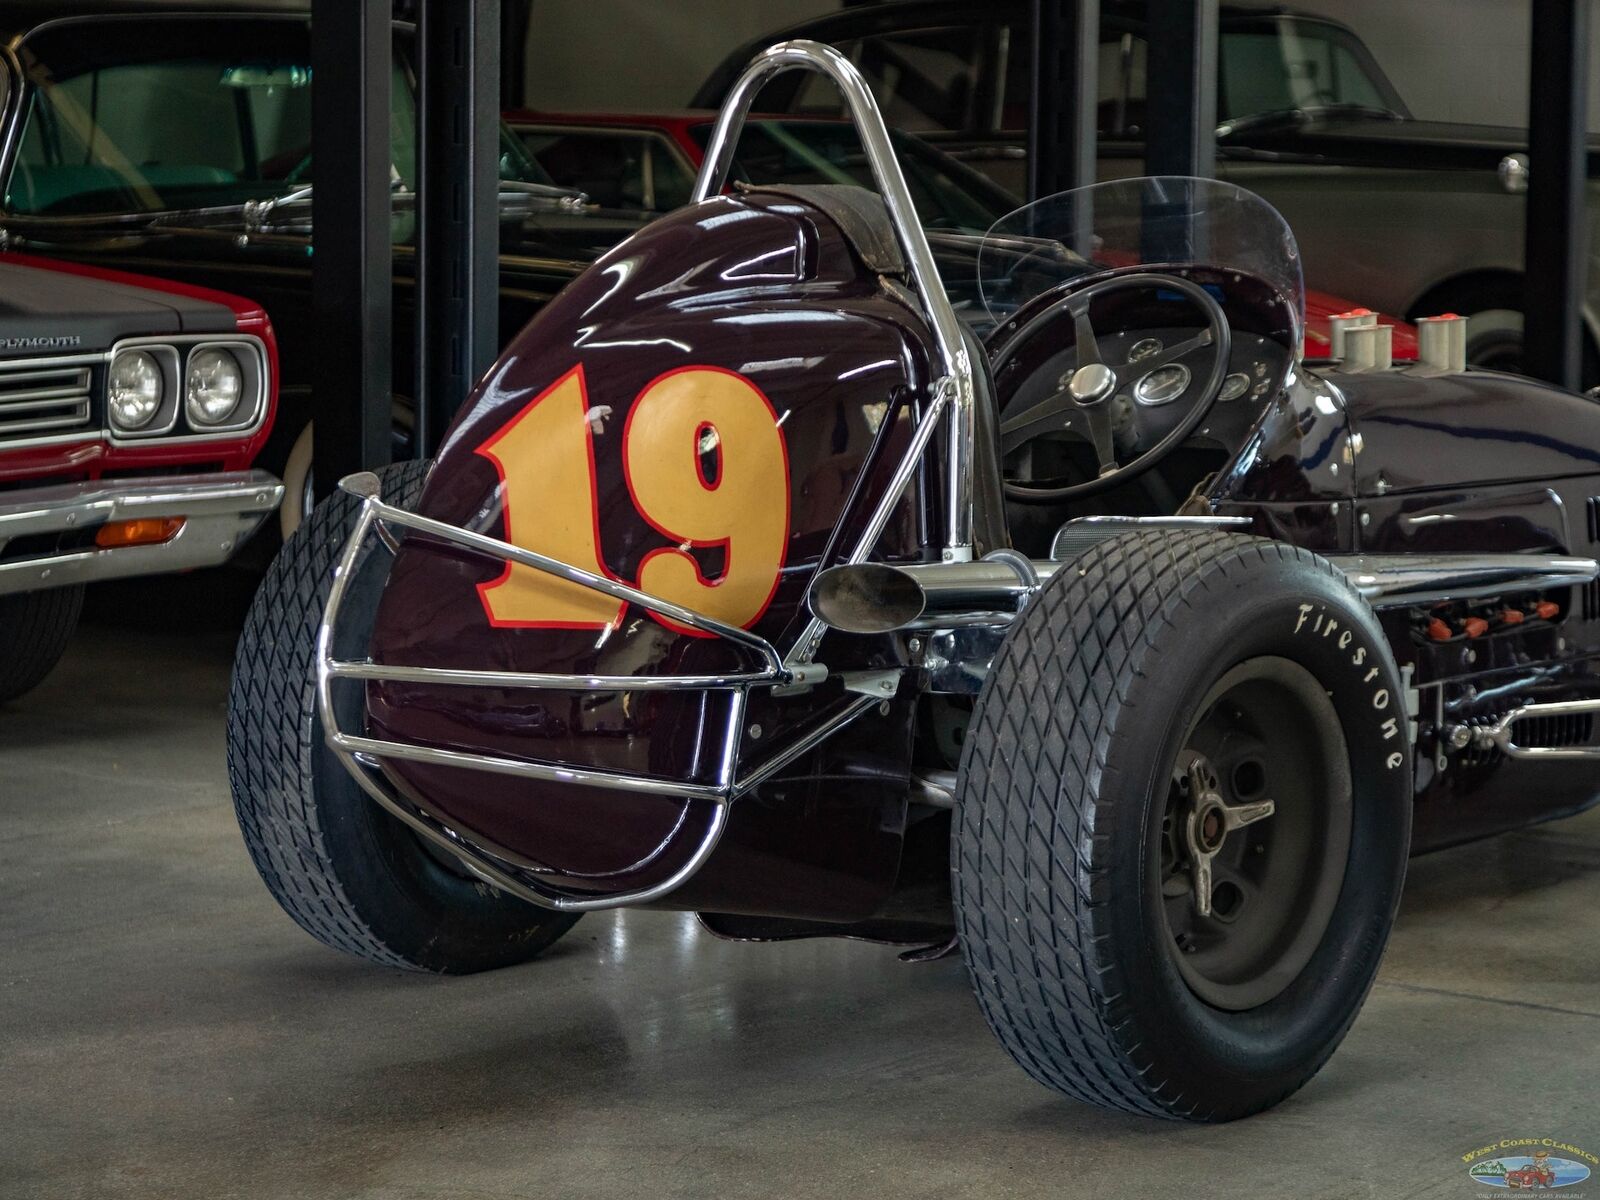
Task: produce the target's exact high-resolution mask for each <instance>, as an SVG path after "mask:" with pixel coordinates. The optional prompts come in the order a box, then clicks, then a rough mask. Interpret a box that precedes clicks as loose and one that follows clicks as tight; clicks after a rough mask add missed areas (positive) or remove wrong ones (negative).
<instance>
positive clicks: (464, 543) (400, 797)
mask: <svg viewBox="0 0 1600 1200" xmlns="http://www.w3.org/2000/svg"><path fill="white" fill-rule="evenodd" d="M339 486H340V488H341V489H342V490H343V491H345V492H347V493H349V494H351V495H353V496H355V497H356V498H358V499H359V500H360V501H361V509H360V514H359V516H358V517H357V519H356V524H355V528H354V529H353V530H352V531H351V533H350V537H349V540H348V541H347V542H346V544H345V548H344V552H343V554H342V555H341V557H340V560H339V564H338V566H337V567H336V568H335V570H334V575H333V586H332V588H331V589H330V591H329V593H328V603H327V608H326V609H325V611H324V614H323V618H322V624H321V626H320V627H319V629H318V631H317V658H316V662H317V704H318V709H319V714H320V716H321V718H322V725H323V731H324V736H325V738H326V741H327V745H328V748H329V749H330V750H332V751H333V753H334V755H335V756H336V757H337V758H338V759H339V761H340V762H341V763H342V764H343V765H344V767H345V769H346V771H348V772H349V773H350V775H351V777H352V778H353V779H355V781H356V782H357V783H358V784H359V785H360V786H361V787H362V789H363V790H364V791H366V793H367V794H368V795H369V796H371V797H372V798H373V799H374V800H376V801H377V802H378V804H380V805H381V806H382V807H383V808H385V809H387V810H388V811H389V812H390V813H392V814H393V815H394V816H396V817H398V818H399V819H400V820H401V821H403V822H405V823H406V824H407V825H409V826H410V827H411V828H412V829H414V830H416V831H417V832H418V833H419V834H421V835H422V836H423V837H425V838H427V839H428V840H430V841H432V842H433V843H435V844H436V845H438V846H440V847H442V848H443V849H445V850H447V851H449V852H450V853H451V854H453V855H455V856H456V857H458V858H459V859H460V860H461V861H462V862H463V863H465V864H466V865H467V866H468V867H469V868H470V869H471V870H473V871H474V872H476V873H477V874H479V875H480V876H482V877H483V878H484V879H486V880H488V881H489V882H491V883H493V884H494V885H495V886H497V887H499V888H502V889H504V890H506V891H508V892H511V893H512V894H513V895H517V896H520V897H522V898H523V899H524V900H527V901H530V902H531V903H533V904H537V905H539V906H540V907H542V908H552V909H557V910H559V911H563V912H586V911H589V910H593V909H604V908H618V907H622V906H624V905H632V904H645V903H648V902H650V901H652V900H657V899H660V898H661V897H663V896H665V895H667V894H668V893H670V892H672V891H673V890H675V889H676V888H677V887H678V886H679V885H681V884H682V883H684V882H685V881H687V880H688V879H689V878H690V877H691V876H692V875H694V874H695V872H697V871H698V870H699V869H700V868H701V867H702V866H704V865H705V864H706V862H707V861H708V860H709V859H710V857H711V853H712V851H713V850H715V849H716V847H717V843H718V841H719V840H720V839H721V837H722V833H723V830H724V829H725V827H726V825H727V821H728V808H729V806H730V805H731V804H733V803H734V801H736V800H738V799H739V798H740V797H741V796H744V795H746V794H748V793H749V792H751V791H753V790H754V789H755V788H757V787H759V786H760V785H761V784H763V783H765V782H766V781H767V780H769V779H771V778H772V777H773V776H774V775H776V774H777V773H778V772H779V771H781V770H783V769H784V768H785V767H787V766H788V765H789V764H790V763H792V762H794V761H795V760H796V759H798V758H800V757H801V756H802V755H804V754H806V753H808V752H809V751H811V750H814V749H815V748H816V747H817V746H819V745H821V744H822V743H823V742H824V741H826V740H827V739H828V738H829V737H831V736H832V735H833V734H834V733H836V732H838V731H839V730H840V729H842V728H844V727H845V726H846V725H848V724H850V723H851V722H852V721H854V720H855V719H856V718H858V717H860V716H862V715H864V714H865V713H867V712H869V711H871V710H873V709H875V708H877V707H878V706H879V705H881V704H882V703H884V701H886V700H888V699H891V698H892V697H893V696H894V694H895V692H896V690H897V684H898V679H897V675H898V673H897V672H892V671H885V672H861V673H845V674H842V675H840V676H839V677H838V678H839V681H840V682H841V683H842V684H843V691H844V695H843V697H842V699H841V700H840V701H839V703H838V704H837V705H835V706H834V707H833V708H831V709H829V710H827V711H826V712H824V713H823V714H821V715H820V716H818V717H817V718H816V719H814V721H813V722H812V723H811V724H810V725H808V726H807V727H805V728H803V729H801V730H799V731H797V732H796V733H795V734H794V736H793V737H792V738H790V739H789V740H788V742H787V743H786V744H783V745H775V746H772V747H771V748H770V749H769V750H768V751H767V752H766V753H765V754H764V755H762V756H760V757H758V758H756V759H755V760H754V761H751V762H744V761H741V758H740V754H739V739H740V735H741V734H742V732H743V729H744V715H745V710H746V706H747V703H748V699H749V694H750V691H751V690H752V689H754V688H780V687H807V686H815V685H816V684H819V683H821V682H822V681H823V680H825V679H827V678H828V671H827V669H826V668H825V667H823V666H821V665H820V664H811V663H794V662H787V661H785V659H784V658H783V656H782V655H781V654H780V653H779V652H778V650H777V648H776V647H774V646H773V645H772V644H771V643H770V642H768V641H766V639H764V638H761V637H759V636H757V635H756V634H753V633H751V632H749V631H748V630H745V629H740V628H737V627H735V626H731V625H725V624H723V623H722V622H721V621H718V620H715V619H714V618H712V617H708V616H706V615H705V614H703V613H699V612H696V611H695V610H693V609H689V608H684V607H683V606H681V605H678V604H674V603H672V602H671V601H668V600H663V599H661V598H660V597H658V596H651V595H649V594H647V593H645V592H641V591H639V590H638V589H636V588H632V587H629V586H627V585H626V584H622V583H618V582H616V581H615V580H612V579H607V578H603V577H601V576H599V575H594V574H591V573H589V572H587V571H583V570H580V569H579V568H577V567H573V566H570V565H568V564H567V563H564V562H561V561H559V560H557V559H553V558H547V557H546V556H544V555H542V554H537V553H535V552H534V551H531V550H526V549H524V548H522V547H520V546H513V545H511V544H509V543H507V542H502V541H500V540H498V539H496V538H491V537H488V536H486V535H484V534H481V533H476V532H474V531H472V530H468V529H463V528H460V527H458V526H454V525H449V524H446V523H444V522H442V521H435V520H432V519H431V518H428V517H424V516H422V515H421V514H419V513H413V512H408V511H406V510H405V509H401V508H396V507H394V506H393V505H390V504H385V503H384V502H383V501H382V500H381V499H380V498H379V495H380V488H379V481H378V477H377V476H376V475H371V474H361V475H352V476H349V477H348V478H346V479H344V480H341V481H340V484H339ZM410 533H421V534H425V535H427V536H429V537H432V538H434V539H437V540H438V541H441V542H445V543H448V544H451V545H454V546H459V547H461V548H462V549H465V550H470V551H473V552H475V553H477V554H480V555H482V556H483V557H484V558H485V559H486V560H488V561H491V562H501V563H507V564H518V565H521V566H524V567H532V568H533V569H535V570H538V571H543V572H545V573H547V574H550V575H554V576H556V577H558V578H560V579H565V580H567V581H568V582H570V583H575V584H578V585H580V586H582V587H586V588H589V589H591V590H593V591H596V592H600V593H602V594H604V595H607V596H611V597H613V598H615V599H620V600H625V601H627V602H628V603H631V604H637V605H639V606H640V607H641V608H643V609H645V610H647V611H650V612H654V613H659V614H661V615H662V616H665V617H667V618H669V619H671V620H673V621H677V622H679V623H680V624H684V625H688V626H691V627H693V628H695V629H698V630H699V631H701V632H702V633H705V634H709V635H711V636H714V637H718V638H722V639H724V640H725V641H728V642H730V643H732V644H733V645H735V646H738V647H739V648H740V649H742V650H743V651H745V652H746V654H747V655H749V656H750V657H752V658H754V659H755V660H756V663H757V664H758V665H753V666H752V667H751V668H750V669H748V670H744V671H730V672H726V673H723V674H719V675H624V676H617V675H589V676H585V675H555V674H537V673H532V672H513V671H481V670H466V669H461V670H457V669H447V668H440V667H411V666H394V665H389V664H380V663H374V662H372V661H371V660H370V659H360V660H354V661H352V660H347V659H340V658H339V657H338V656H337V655H336V654H335V653H334V641H335V636H336V630H337V628H338V623H339V616H340V612H341V610H342V609H343V607H344V603H345V599H346V593H347V591H348V589H349V587H350V585H351V581H352V579H353V578H354V577H355V575H356V573H357V568H358V563H359V562H360V561H361V558H362V556H363V553H364V552H365V550H366V548H367V546H368V545H369V539H371V541H373V542H376V543H378V544H379V545H381V546H383V547H386V548H387V549H388V550H389V552H390V553H391V554H392V553H395V552H397V551H398V549H399V546H400V543H401V539H402V538H404V537H405V536H406V535H408V534H410ZM394 682H401V683H421V684H434V685H442V686H449V687H486V688H532V689H544V690H555V691H576V692H626V691H647V690H648V691H685V692H690V691H721V692H729V693H731V694H732V695H733V697H734V703H733V708H732V712H731V714H730V715H729V717H728V721H727V724H726V726H725V727H724V729H723V730H722V736H721V738H720V744H721V751H720V759H719V762H718V766H717V771H716V780H715V782H714V783H697V782H691V781H689V780H686V779H670V778H662V777H659V776H649V775H637V774H627V773H622V772H618V771H608V770H601V769H592V768H581V767H575V766H571V765H568V764H565V763H559V762H551V761H542V760H539V759H532V758H506V757H501V756H496V755H489V754H474V753H468V752H464V751H460V750H446V749H441V748H436V747H432V746H424V745H418V744H415V743H409V742H395V741H386V740H381V739H377V738H372V737H368V736H366V735H365V733H363V732H356V731H351V730H347V729H344V728H341V727H340V724H339V719H338V714H337V712H336V706H335V703H334V695H333V692H334V687H335V685H337V684H340V683H347V684H356V685H365V684H367V683H394ZM386 761H404V762H416V763H424V764H428V765H431V766H445V767H457V768H463V769H466V770H472V771H486V772H488V773H490V774H499V775H512V776H517V777H520V778H524V779H534V780H539V781H542V782H546V783H553V784H559V785H563V786H570V787H574V788H578V789H589V788H609V789H614V790H616V791H622V792H628V793H631V794H633V795H646V796H658V797H661V798H663V799H676V800H699V801H706V802H709V803H710V804H711V805H713V806H714V807H713V817H712V820H711V822H710V825H709V827H708V828H707V830H706V832H705V834H704V835H703V836H702V838H701V840H700V842H699V843H698V845H697V846H696V847H695V848H694V850H693V852H692V853H691V854H690V856H689V858H688V860H687V861H686V862H685V863H684V864H683V865H682V866H681V867H680V868H679V869H678V870H677V871H675V872H674V873H673V874H672V876H671V877H670V878H668V879H665V880H663V881H662V882H661V883H659V884H657V885H655V886H653V887H650V888H646V889H643V890H639V891H632V892H618V893H615V894H610V895H601V896H580V895H573V894H568V893H564V892H561V891H559V890H557V889H555V888H551V887H548V886H545V885H542V884H540V883H538V882H535V881H534V880H532V879H531V878H530V876H529V875H528V873H527V872H526V871H524V870H522V869H521V868H524V867H526V866H527V865H528V864H525V863H519V862H518V861H517V860H516V857H515V856H514V855H512V854H510V853H509V852H507V851H504V850H502V849H500V848H498V847H495V846H492V845H489V844H486V843H484V842H481V841H477V840H474V839H473V838H471V837H469V836H467V835H465V834H463V833H462V832H460V831H458V830H456V829H454V828H452V827H451V826H450V825H449V824H448V823H446V821H444V820H443V819H441V818H440V817H439V816H438V815H437V814H435V813H433V812H431V811H429V809H428V808H426V807H425V806H424V805H423V804H422V803H421V802H420V801H419V800H418V799H417V798H416V797H414V796H412V795H408V794H405V793H403V792H401V791H400V790H398V789H396V788H395V787H393V786H392V785H391V784H390V783H389V781H388V780H387V779H385V778H384V776H383V774H382V772H381V771H380V769H379V768H380V766H381V764H383V763H384V762H386Z"/></svg>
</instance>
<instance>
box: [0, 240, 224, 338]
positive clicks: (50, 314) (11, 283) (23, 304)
mask: <svg viewBox="0 0 1600 1200" xmlns="http://www.w3.org/2000/svg"><path fill="white" fill-rule="evenodd" d="M234 328H235V319H234V314H233V311H232V310H231V309H229V308H228V307H227V306H226V305H223V304H219V303H216V302H213V301H211V300H207V299H202V298H199V297H194V296H188V295H182V294H178V293H174V292H156V291H151V290H149V289H148V288H143V287H138V286H135V285H134V284H131V283H124V282H121V281H119V280H115V279H111V278H108V277H106V276H105V275H103V274H95V273H84V272H83V271H82V269H80V268H66V267H63V268H62V269H56V268H54V267H51V266H44V265H38V264H36V263H33V262H28V263H23V262H17V261H12V260H10V259H8V258H7V257H6V256H0V353H11V354H15V353H21V354H33V353H41V354H48V353H81V352H83V351H96V350H107V349H110V347H111V346H112V345H113V344H114V343H115V342H117V341H118V340H120V339H122V338H126V337H150V336H159V335H162V334H171V333H194V332H205V333H209V332H230V331H232V330H233V329H234Z"/></svg>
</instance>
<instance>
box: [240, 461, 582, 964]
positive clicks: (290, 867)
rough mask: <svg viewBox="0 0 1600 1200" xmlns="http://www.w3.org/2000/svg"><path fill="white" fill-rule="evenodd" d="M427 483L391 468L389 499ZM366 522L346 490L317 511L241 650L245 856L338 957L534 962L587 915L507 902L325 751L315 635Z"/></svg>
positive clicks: (273, 575) (404, 468)
mask: <svg viewBox="0 0 1600 1200" xmlns="http://www.w3.org/2000/svg"><path fill="white" fill-rule="evenodd" d="M426 473H427V467H426V464H424V463H419V462H405V463H398V464H396V465H394V466H392V467H388V468H386V469H385V470H383V471H381V472H380V473H379V474H380V476H381V478H382V480H383V494H384V499H385V500H387V501H388V502H389V503H391V504H398V505H400V506H402V507H412V506H414V505H415V503H416V501H417V498H418V497H419V496H420V495H421V492H422V482H423V478H424V476H425V475H426ZM356 511H357V502H356V501H355V500H354V499H353V498H352V497H350V496H348V495H346V494H345V493H343V492H338V493H335V494H334V495H333V496H331V497H329V498H328V499H327V500H325V501H323V503H321V504H320V505H318V506H317V507H316V509H315V510H314V511H313V512H312V514H311V516H310V518H309V519H308V520H307V521H305V522H304V523H303V524H301V526H300V527H299V528H298V529H297V530H296V531H295V532H294V534H293V535H292V536H291V537H290V538H289V539H288V540H287V541H286V542H285V543H284V546H283V549H282V550H281V551H280V552H279V554H278V556H277V558H276V559H274V560H273V563H272V566H271V567H270V568H269V569H268V571H267V574H266V578H265V579H264V580H263V581H262V584H261V588H260V590H259V591H258V592H257V593H256V598H255V601H254V603H253V604H252V605H251V608H250V615H249V618H248V620H247V621H246V623H245V628H244V632H243V634H242V635H241V636H240V639H239V648H238V651H237V653H236V655H235V658H234V668H233V686H232V689H231V692H230V694H229V698H228V779H229V783H230V784H231V786H232V790H233V803H234V810H235V812H236V813H237V815H238V818H239V828H240V829H241V831H242V832H243V834H244V840H245V845H246V847H247V848H248V849H249V851H250V857H251V859H252V860H253V861H254V863H255V865H256V869H257V870H258V871H259V872H260V874H261V878H262V880H263V881H264V882H265V883H266V885H267V889H268V890H269V891H270V892H271V893H272V895H273V898H274V899H276V900H277V901H278V903H279V904H280V905H281V906H282V907H283V909H284V911H285V912H287V913H288V914H289V915H290V916H291V917H293V918H294V920H295V921H296V922H297V923H298V924H299V925H300V926H301V928H303V929H305V930H306V932H308V933H310V934H311V936H313V937H314V938H316V939H317V940H318V941H321V942H323V943H325V944H326V945H329V946H332V947H333V948H334V949H336V950H344V951H346V952H348V953H350V954H354V955H357V956H359V957H361V958H365V959H368V960H369V961H372V962H375V963H381V964H383V965H385V966H391V967H402V968H407V969H410V970H417V971H434V972H445V973H451V974H461V973H468V972H474V971H484V970H489V969H492V968H495V967H503V966H509V965H511V964H514V963H520V962H524V961H526V960H528V959H531V958H534V957H535V956H537V955H538V954H539V953H540V952H542V951H543V950H544V949H545V948H546V947H548V946H549V945H550V944H551V943H553V942H554V941H555V940H556V939H557V938H559V937H560V936H561V935H562V934H563V933H565V932H566V931H567V930H568V929H570V928H571V927H572V925H573V923H574V922H576V921H577V917H576V916H574V915H570V914H566V913H556V912H547V911H545V910H543V909H539V908H535V907H534V906H533V905H531V904H529V903H527V902H526V901H523V900H519V899H517V898H515V897H513V896H509V895H507V894H505V893H504V892H501V891H498V890H497V889H495V888H493V887H491V886H490V885H489V884H487V883H485V882H484V881H483V880H481V879H479V878H477V877H475V876H473V875H472V874H470V873H469V872H468V871H467V870H466V869H465V868H464V867H463V866H462V865H461V864H459V863H455V862H454V861H453V860H450V859H449V858H448V857H447V856H445V855H444V854H443V853H442V852H435V851H433V850H432V849H430V848H429V847H426V846H425V845H424V844H423V843H422V841H421V840H420V839H419V838H418V837H417V835H416V834H414V833H413V832H412V831H411V830H410V829H408V828H407V827H406V826H405V825H403V824H402V823H401V822H399V821H398V820H396V819H395V818H394V817H392V816H390V815H389V814H388V813H386V812H384V811H382V810H381V809H380V808H379V807H378V805H377V804H376V803H375V802H374V801H372V800H371V799H369V798H368V797H367V796H366V795H365V794H364V793H363V792H362V791H361V789H360V788H359V787H358V786H357V784H356V782H355V781H354V780H353V779H351V778H350V776H349V775H348V774H346V772H345V770H344V768H343V767H342V766H341V765H340V764H339V763H338V762H337V761H336V760H335V759H334V757H333V755H332V754H331V752H329V750H328V749H327V747H326V746H325V745H324V743H323V730H322V722H321V718H320V716H319V715H318V713H317V706H316V689H315V665H314V658H315V640H316V631H317V626H318V624H319V622H320V620H321V617H322V611H323V608H324V607H325V606H326V603H327V597H328V588H329V586H330V584H331V582H332V573H333V567H334V563H335V562H336V561H337V559H338V556H339V554H340V552H341V551H342V549H343V547H344V544H345V541H346V539H347V538H348V537H349V534H350V531H351V529H352V527H353V526H354V522H355V515H356ZM341 624H343V622H341ZM354 632H355V633H356V634H358V635H360V634H361V633H362V631H361V630H359V629H357V630H355V631H354ZM340 652H342V649H341V650H340Z"/></svg>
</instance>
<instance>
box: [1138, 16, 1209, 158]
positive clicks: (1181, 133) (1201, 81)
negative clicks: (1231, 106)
mask: <svg viewBox="0 0 1600 1200" xmlns="http://www.w3.org/2000/svg"><path fill="white" fill-rule="evenodd" d="M1149 21H1150V57H1149V69H1148V72H1147V73H1146V77H1145V78H1146V80H1147V82H1146V84H1145V96H1146V103H1145V117H1146V119H1145V125H1146V129H1147V132H1146V133H1145V142H1144V166H1145V174H1147V175H1198V176H1201V177H1203V178H1210V177H1211V176H1212V175H1215V174H1216V163H1217V0H1150V3H1149Z"/></svg>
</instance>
